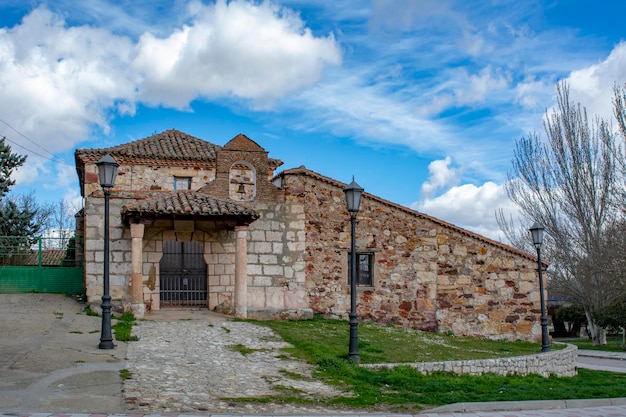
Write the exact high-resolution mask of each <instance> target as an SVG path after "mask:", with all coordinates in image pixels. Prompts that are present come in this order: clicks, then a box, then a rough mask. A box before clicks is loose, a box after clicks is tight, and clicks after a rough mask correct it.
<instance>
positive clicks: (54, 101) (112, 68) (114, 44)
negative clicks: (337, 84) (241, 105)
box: [0, 0, 341, 184]
mask: <svg viewBox="0 0 626 417" xmlns="http://www.w3.org/2000/svg"><path fill="white" fill-rule="evenodd" d="M101 7H104V6H103V4H102V3H98V8H101ZM185 10H187V12H186V13H187V16H186V17H185V18H184V19H182V18H181V19H178V20H177V21H183V20H184V21H186V22H187V24H185V25H182V26H181V27H178V28H170V29H169V34H168V35H166V36H163V37H157V35H154V34H153V33H149V32H146V33H144V34H143V35H141V37H140V38H139V40H137V41H135V40H133V39H132V38H131V37H128V36H125V35H116V34H114V33H113V32H112V31H111V29H104V28H96V27H94V26H90V25H81V26H71V25H69V24H68V23H67V22H66V21H65V20H64V18H63V17H62V16H61V15H60V14H55V13H53V12H52V11H50V10H49V9H48V8H46V7H45V6H40V7H38V8H36V9H34V10H33V11H31V12H30V13H29V14H28V15H26V16H25V17H24V18H23V20H22V21H21V22H20V23H19V24H17V25H16V26H14V27H12V28H0V93H1V94H2V99H3V102H4V103H5V105H3V106H2V107H1V108H0V120H3V121H5V122H7V123H9V124H10V125H12V126H13V127H14V128H15V129H17V131H19V132H21V133H22V134H24V135H25V136H27V137H29V138H30V139H32V140H33V141H34V142H36V143H37V144H38V145H39V146H41V147H42V148H44V149H45V150H46V151H49V152H50V153H57V152H62V151H68V150H70V149H72V148H73V147H75V146H76V144H78V143H80V142H83V141H85V140H87V139H90V136H92V130H93V129H94V128H97V129H100V130H101V131H103V132H104V133H108V131H109V122H110V120H111V118H112V117H115V116H116V115H119V114H131V115H132V114H133V113H134V111H135V107H136V105H137V103H140V102H143V103H148V104H151V105H159V106H167V107H174V108H179V109H182V108H189V106H190V103H191V102H192V101H193V100H195V99H197V98H200V97H211V98H213V97H227V98H231V97H235V98H238V99H244V100H246V101H248V102H249V103H251V104H252V105H254V106H268V105H270V104H271V103H272V101H273V100H276V99H277V98H280V97H282V96H284V95H286V94H288V93H292V92H294V91H297V90H301V89H304V88H307V87H310V86H312V85H314V84H315V83H316V82H317V81H318V80H319V79H320V77H321V74H322V71H323V69H324V68H325V67H326V66H329V65H339V64H340V63H341V51H340V48H339V46H338V44H337V42H336V41H335V39H334V38H333V36H332V35H329V36H327V37H316V36H314V35H313V34H312V32H311V31H310V30H309V29H308V28H307V27H305V24H304V22H303V21H302V20H301V19H300V18H299V16H298V15H297V14H295V13H294V12H291V11H290V10H288V9H285V8H280V7H278V6H275V5H273V4H272V3H269V2H263V3H257V2H248V1H242V0H234V1H230V2H226V1H225V0H219V1H218V2H217V3H216V4H214V5H209V6H205V5H203V4H202V3H200V2H192V3H191V6H190V7H189V8H185ZM120 13H121V11H120V10H119V9H115V11H114V12H112V15H119V14H120ZM157 29H158V30H159V36H160V34H161V32H163V28H162V27H158V28H157ZM0 135H6V136H7V138H9V139H11V140H12V141H14V142H16V143H19V144H22V145H23V146H25V147H26V148H28V149H30V150H32V151H33V152H27V153H40V151H39V150H38V149H36V147H37V145H33V144H32V143H30V144H29V143H27V142H25V140H24V139H23V137H21V136H20V135H19V134H17V133H15V132H13V131H7V132H5V131H0ZM15 150H16V151H18V150H19V149H17V148H16V149H15ZM19 151H20V153H22V154H24V152H22V151H21V150H19ZM46 151H44V153H45V154H46V157H47V155H48V153H47V152H46ZM44 169H45V168H44V166H43V164H42V160H41V159H39V160H38V159H37V157H36V156H34V155H31V156H29V159H28V160H27V162H26V165H25V166H24V167H23V168H22V169H21V170H20V172H18V173H17V174H16V178H17V176H21V178H20V182H21V183H22V184H26V183H29V182H32V181H35V180H36V179H37V177H38V176H42V175H44Z"/></svg>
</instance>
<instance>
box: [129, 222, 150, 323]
mask: <svg viewBox="0 0 626 417" xmlns="http://www.w3.org/2000/svg"><path fill="white" fill-rule="evenodd" d="M144 229H145V225H144V224H141V223H131V225H130V236H131V237H132V246H131V261H132V266H133V273H132V275H131V301H130V302H131V309H132V311H133V313H134V314H135V317H137V318H141V317H143V316H144V314H145V312H146V305H145V304H144V300H143V275H142V273H141V269H142V268H141V267H142V262H141V258H142V254H143V232H144Z"/></svg>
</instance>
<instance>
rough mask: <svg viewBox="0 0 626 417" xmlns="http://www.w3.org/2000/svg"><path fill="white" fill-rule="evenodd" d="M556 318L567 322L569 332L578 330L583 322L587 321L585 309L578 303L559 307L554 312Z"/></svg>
mask: <svg viewBox="0 0 626 417" xmlns="http://www.w3.org/2000/svg"><path fill="white" fill-rule="evenodd" d="M554 320H555V321H558V322H561V323H562V322H567V323H568V329H567V331H568V332H569V333H572V332H578V330H580V327H581V325H582V324H584V323H585V322H586V321H587V317H586V316H585V310H584V309H583V308H582V307H581V306H579V305H576V304H572V305H570V306H567V307H559V308H557V309H556V312H555V313H554Z"/></svg>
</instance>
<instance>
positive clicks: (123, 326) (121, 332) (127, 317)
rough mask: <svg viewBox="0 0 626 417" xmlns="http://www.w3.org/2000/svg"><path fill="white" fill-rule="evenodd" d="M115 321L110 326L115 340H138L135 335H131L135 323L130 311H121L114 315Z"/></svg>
mask: <svg viewBox="0 0 626 417" xmlns="http://www.w3.org/2000/svg"><path fill="white" fill-rule="evenodd" d="M116 319H117V322H116V323H115V324H114V325H113V326H111V327H112V328H113V330H114V331H115V340H117V341H120V342H136V341H137V340H139V338H138V337H137V336H133V335H132V334H131V333H132V329H133V324H135V316H134V315H133V313H131V312H126V313H123V314H122V315H121V316H119V317H116Z"/></svg>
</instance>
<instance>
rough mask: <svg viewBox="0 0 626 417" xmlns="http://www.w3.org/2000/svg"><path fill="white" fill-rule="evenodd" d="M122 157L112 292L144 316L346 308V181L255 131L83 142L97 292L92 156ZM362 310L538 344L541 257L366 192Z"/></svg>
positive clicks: (98, 217) (87, 232)
mask: <svg viewBox="0 0 626 417" xmlns="http://www.w3.org/2000/svg"><path fill="white" fill-rule="evenodd" d="M107 153H108V154H110V155H111V156H112V157H113V158H114V159H115V160H116V161H117V162H118V163H119V164H120V166H119V168H118V172H117V178H116V181H115V186H114V187H113V189H112V190H111V198H110V210H109V212H110V292H111V297H112V298H113V304H114V305H116V304H117V305H121V306H122V307H123V308H126V309H131V310H132V311H133V312H134V313H135V315H136V316H137V317H142V316H144V314H150V311H154V310H160V309H165V308H172V307H175V308H189V307H193V308H198V307H203V308H204V307H205V308H208V309H210V310H214V311H218V312H221V313H224V314H229V315H233V316H235V317H239V318H246V317H247V318H259V319H268V318H282V319H287V318H289V319H291V318H303V317H310V316H311V315H312V314H323V315H325V316H327V317H337V318H347V315H348V312H349V310H350V293H349V292H350V286H349V282H348V277H349V264H348V261H349V255H350V217H349V215H348V211H347V208H346V202H345V197H344V193H343V188H344V187H345V185H346V184H344V183H342V182H340V181H337V180H335V179H332V178H328V177H325V176H323V175H321V174H319V173H316V172H313V171H311V170H308V169H306V168H305V167H303V166H301V167H299V168H293V169H287V170H284V171H281V172H278V173H277V172H276V170H277V168H279V167H280V166H281V165H282V161H280V160H278V159H274V158H270V157H269V156H268V152H267V151H266V150H265V149H263V148H262V147H261V146H259V145H258V144H257V143H255V142H254V141H253V140H251V139H249V138H248V137H246V136H245V135H242V134H240V135H237V136H236V137H234V138H233V139H231V140H230V141H229V142H228V143H226V144H225V145H224V146H219V145H215V144H213V143H210V142H207V141H205V140H202V139H199V138H196V137H193V136H190V135H188V134H186V133H183V132H180V131H178V130H168V131H165V132H162V133H158V134H155V135H153V136H150V137H147V138H145V139H141V140H137V141H134V142H130V143H126V144H123V145H119V146H113V147H110V148H105V149H78V150H76V152H75V158H76V170H77V173H78V177H79V181H80V189H81V194H82V196H83V197H84V199H85V206H84V209H83V210H82V211H81V213H80V214H79V216H78V217H77V218H78V221H77V229H78V232H77V235H78V236H79V237H80V236H82V237H84V246H83V250H84V259H85V287H86V291H87V298H88V302H90V303H92V304H94V306H95V307H97V306H99V304H100V297H101V296H102V291H103V282H102V280H103V263H102V262H103V248H104V244H103V233H104V231H103V212H104V198H103V196H104V194H103V192H102V189H101V187H100V185H99V179H98V171H97V167H96V165H95V163H96V162H97V161H98V160H99V159H100V158H102V157H103V156H104V155H106V154H107ZM356 245H357V257H358V266H357V271H358V274H357V275H358V277H357V283H358V285H357V291H358V293H357V312H358V316H359V320H372V321H376V322H379V323H392V324H396V325H400V326H404V327H407V328H414V329H421V330H428V331H452V332H454V333H455V334H457V335H468V336H480V337H489V338H505V339H510V340H516V339H524V340H537V339H538V337H540V334H541V328H540V324H539V317H540V306H539V303H540V297H539V285H538V282H537V274H536V266H537V263H536V258H535V257H534V256H533V255H530V254H527V253H524V252H520V251H519V250H517V249H515V248H512V247H510V246H507V245H504V244H502V243H499V242H496V241H493V240H491V239H488V238H486V237H483V236H480V235H478V234H475V233H472V232H469V231H467V230H464V229H462V228H459V227H457V226H454V225H452V224H449V223H446V222H444V221H441V220H439V219H436V218H434V217H431V216H428V215H426V214H424V213H420V212H417V211H414V210H411V209H409V208H407V207H404V206H401V205H398V204H394V203H392V202H390V201H387V200H385V199H382V198H380V197H377V196H375V195H372V194H368V193H365V194H364V195H363V199H362V203H361V209H360V211H359V213H358V217H357V234H356Z"/></svg>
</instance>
